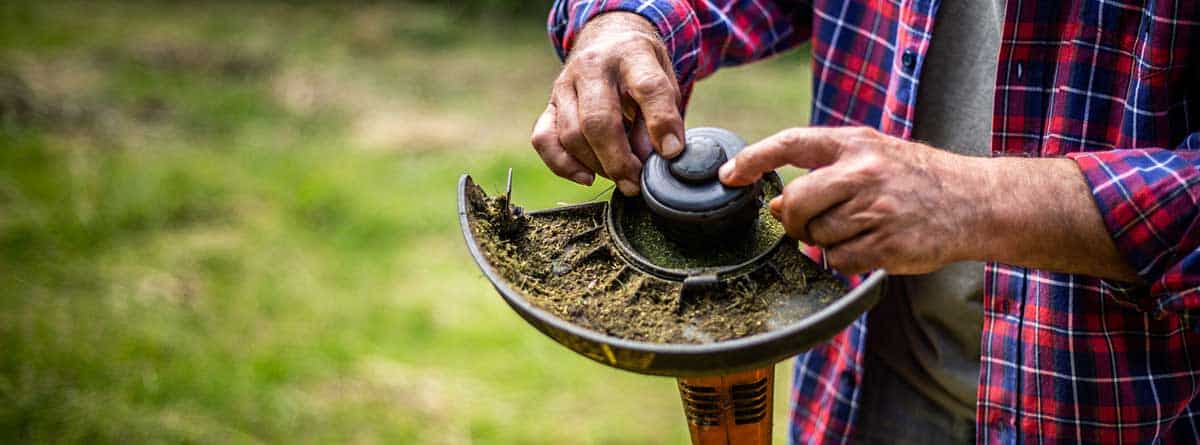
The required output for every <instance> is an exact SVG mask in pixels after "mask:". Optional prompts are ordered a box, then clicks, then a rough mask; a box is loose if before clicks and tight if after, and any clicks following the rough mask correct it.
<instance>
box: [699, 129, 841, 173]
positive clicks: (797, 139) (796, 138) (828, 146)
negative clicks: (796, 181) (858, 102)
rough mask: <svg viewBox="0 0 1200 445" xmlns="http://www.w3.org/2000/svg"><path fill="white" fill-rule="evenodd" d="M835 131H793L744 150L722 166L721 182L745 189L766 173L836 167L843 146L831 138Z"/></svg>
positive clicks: (780, 133)
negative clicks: (827, 166) (791, 169)
mask: <svg viewBox="0 0 1200 445" xmlns="http://www.w3.org/2000/svg"><path fill="white" fill-rule="evenodd" d="M832 131H833V129H830V128H820V127H805V128H792V129H788V130H784V131H781V132H779V133H775V134H774V135H772V136H770V137H768V138H766V139H763V140H761V141H759V142H756V143H754V144H752V145H750V146H749V147H746V148H744V149H742V151H741V152H740V153H738V155H737V156H735V157H734V158H733V159H730V160H729V161H728V162H726V163H725V165H722V166H721V171H720V177H721V182H723V183H725V185H728V186H731V187H741V186H744V185H748V184H750V183H753V182H754V181H757V180H758V178H760V177H762V175H763V174H764V173H767V172H769V171H772V170H775V169H777V168H779V167H783V166H785V165H792V166H796V167H800V168H809V169H812V168H820V167H824V166H826V165H829V164H832V163H833V162H834V161H836V160H837V158H838V156H840V155H841V148H840V144H838V143H837V141H836V139H835V138H834V137H833V136H832V135H831V134H830V133H831V132H832Z"/></svg>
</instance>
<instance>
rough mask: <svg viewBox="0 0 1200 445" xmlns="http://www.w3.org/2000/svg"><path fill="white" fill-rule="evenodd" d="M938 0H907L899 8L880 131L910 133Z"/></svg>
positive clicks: (893, 133) (897, 134)
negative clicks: (894, 47)
mask: <svg viewBox="0 0 1200 445" xmlns="http://www.w3.org/2000/svg"><path fill="white" fill-rule="evenodd" d="M939 4H941V1H940V0H908V1H905V2H904V3H902V7H901V8H900V23H899V29H897V31H896V32H897V36H896V37H897V38H896V51H894V54H895V56H894V60H892V73H893V74H892V78H891V81H890V82H889V83H888V97H887V101H886V102H885V105H884V109H885V110H886V116H885V117H884V119H883V122H881V123H880V131H883V132H884V133H887V134H890V135H892V136H896V137H900V138H904V139H908V138H910V137H912V128H913V116H914V112H915V106H916V102H917V87H918V85H919V84H920V78H921V68H922V67H923V65H924V61H925V56H926V54H927V53H928V50H929V41H930V39H932V38H933V23H934V17H935V16H936V13H937V8H938V5H939Z"/></svg>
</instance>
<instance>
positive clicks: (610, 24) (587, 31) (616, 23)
mask: <svg viewBox="0 0 1200 445" xmlns="http://www.w3.org/2000/svg"><path fill="white" fill-rule="evenodd" d="M620 33H636V34H641V35H644V36H647V37H652V38H653V40H654V41H655V42H657V43H658V44H659V45H660V46H661V45H662V37H661V36H660V35H659V33H658V28H656V27H655V26H654V23H651V22H650V20H647V19H646V18H645V17H642V16H641V15H638V14H636V13H633V12H628V11H612V12H606V13H603V14H600V15H597V16H595V17H593V18H592V19H591V20H588V22H587V24H585V25H584V26H583V29H582V30H580V31H579V35H578V36H577V37H576V38H575V42H574V45H572V48H573V49H574V48H581V47H586V46H587V45H589V44H590V43H591V42H593V41H595V40H597V39H599V38H602V37H604V36H611V35H615V34H620Z"/></svg>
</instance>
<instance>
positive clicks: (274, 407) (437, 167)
mask: <svg viewBox="0 0 1200 445" xmlns="http://www.w3.org/2000/svg"><path fill="white" fill-rule="evenodd" d="M480 17H487V15H486V14H476V13H470V14H464V13H462V11H460V10H448V9H446V7H444V6H437V5H434V4H430V3H421V4H419V5H417V4H409V3H387V4H358V5H353V6H348V5H340V6H339V5H333V4H330V5H324V4H310V3H271V2H256V3H252V4H249V5H235V4H218V5H211V6H208V5H205V6H201V5H198V4H192V3H164V4H159V3H146V2H136V3H116V2H113V3H96V2H74V3H70V2H57V1H55V2H34V1H17V2H4V3H3V4H0V351H3V352H2V353H0V442H3V443H25V442H84V443H158V442H201V443H243V442H268V443H295V442H299V443H342V442H354V443H451V444H457V443H496V444H507V443H555V444H557V443H683V442H685V441H686V430H685V429H684V424H683V421H682V414H681V412H680V409H679V402H678V399H677V395H676V393H675V389H674V384H673V382H672V380H670V379H663V378H651V377H643V376H638V375H633V374H629V373H625V372H621V371H616V370H612V369H609V368H606V367H603V366H601V365H598V364H595V363H593V362H591V361H588V360H586V359H583V358H581V357H578V356H575V355H574V354H572V353H570V352H568V351H566V350H565V349H563V348H561V347H559V346H557V345H556V344H555V343H553V342H551V341H550V340H548V339H546V338H544V337H542V336H541V335H540V334H538V333H536V332H535V331H533V330H532V329H530V328H528V327H527V326H526V325H524V323H523V322H521V321H520V320H519V319H518V318H517V317H516V315H514V314H512V313H511V312H510V311H509V310H508V309H507V308H506V307H505V306H503V304H502V302H501V301H500V299H499V297H497V296H496V295H495V293H494V292H493V291H492V290H491V289H490V287H489V286H488V285H487V284H486V281H485V280H484V279H483V278H482V276H481V275H480V274H479V273H478V271H477V269H476V268H475V266H474V265H472V264H471V263H470V262H469V259H468V257H467V255H466V251H465V249H464V247H463V246H462V242H461V239H460V235H459V233H458V227H457V222H456V221H455V210H454V201H453V199H454V186H455V184H456V181H457V179H458V176H459V175H460V174H461V173H463V172H470V173H471V174H472V175H474V176H475V177H476V179H477V181H478V182H480V183H481V184H483V185H484V186H485V187H488V188H489V189H492V190H494V189H496V188H498V187H499V186H500V185H501V184H502V178H503V173H504V171H505V169H507V168H508V167H513V168H515V170H516V186H515V192H514V193H515V196H516V199H517V200H518V202H520V203H522V204H525V205H526V206H527V207H529V208H543V207H549V206H553V205H556V203H560V202H578V201H583V200H587V199H590V198H592V197H594V196H596V195H597V194H599V193H601V192H602V191H604V190H605V189H606V188H607V187H608V185H609V184H607V183H598V184H597V185H596V186H594V187H591V188H583V187H578V186H574V185H571V184H569V183H566V182H564V181H561V180H558V179H557V178H555V177H553V176H552V175H550V174H549V173H548V172H547V171H545V169H544V168H543V167H541V165H540V162H539V161H538V160H537V158H536V156H535V155H534V154H533V152H532V150H530V149H529V148H528V144H527V142H526V140H527V137H528V135H527V131H528V128H529V127H530V124H531V123H532V120H533V118H534V117H535V116H536V114H537V113H538V112H539V111H540V110H541V107H542V105H543V104H544V103H545V97H546V91H547V90H548V87H549V85H550V82H551V80H552V79H553V76H554V75H555V73H556V71H557V68H558V64H557V60H556V59H555V58H554V56H553V52H552V51H551V49H550V47H549V45H548V43H546V39H545V37H544V32H543V31H542V24H541V22H542V19H541V17H540V15H538V16H534V17H528V18H520V19H513V20H507V19H497V18H494V17H493V18H491V19H480ZM806 66H807V60H806V59H804V58H803V57H802V56H799V55H795V54H793V55H789V56H786V57H783V58H778V59H775V60H772V61H770V62H769V63H766V64H761V65H759V66H755V67H752V68H747V69H736V70H727V71H726V72H724V73H722V74H720V75H718V76H717V77H716V78H714V79H712V80H710V81H706V82H705V83H703V84H701V86H700V87H699V88H698V89H697V93H696V96H695V98H694V101H693V105H694V106H693V108H692V110H691V112H690V114H689V125H705V124H711V125H721V126H724V127H727V128H731V129H734V130H736V131H739V132H741V133H742V134H743V135H744V136H746V137H748V138H758V137H761V136H765V135H767V134H769V133H771V132H773V131H774V130H777V129H780V128H783V127H786V126H792V125H798V124H801V123H804V122H807V114H808V113H807V110H808V106H809V99H808V87H809V85H810V80H809V77H808V76H809V75H808V72H807V69H806V68H805V67H806ZM780 369H781V370H782V369H783V367H782V366H781V367H780ZM779 377H780V379H781V380H780V383H781V384H780V385H779V387H778V389H777V397H778V398H779V399H780V403H779V405H778V408H777V418H778V419H781V420H782V419H783V416H784V415H785V414H786V404H785V403H784V402H785V401H786V395H787V390H788V385H787V384H786V382H787V381H788V379H787V375H785V374H782V373H781V374H780V376H779ZM785 430H786V426H785V425H784V424H782V423H779V424H777V427H776V433H777V437H779V438H780V439H782V437H783V433H784V432H785Z"/></svg>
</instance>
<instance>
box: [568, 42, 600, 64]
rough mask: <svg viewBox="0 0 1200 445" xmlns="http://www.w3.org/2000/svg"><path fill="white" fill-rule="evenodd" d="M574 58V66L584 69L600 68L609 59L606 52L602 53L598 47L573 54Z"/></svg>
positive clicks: (572, 59)
mask: <svg viewBox="0 0 1200 445" xmlns="http://www.w3.org/2000/svg"><path fill="white" fill-rule="evenodd" d="M573 56H574V57H572V58H571V61H572V62H574V65H578V66H582V67H597V66H600V65H602V64H603V63H604V60H605V59H606V58H607V55H606V53H605V51H602V50H600V49H598V48H596V47H587V48H583V49H580V50H578V51H575V52H574V53H573Z"/></svg>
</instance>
